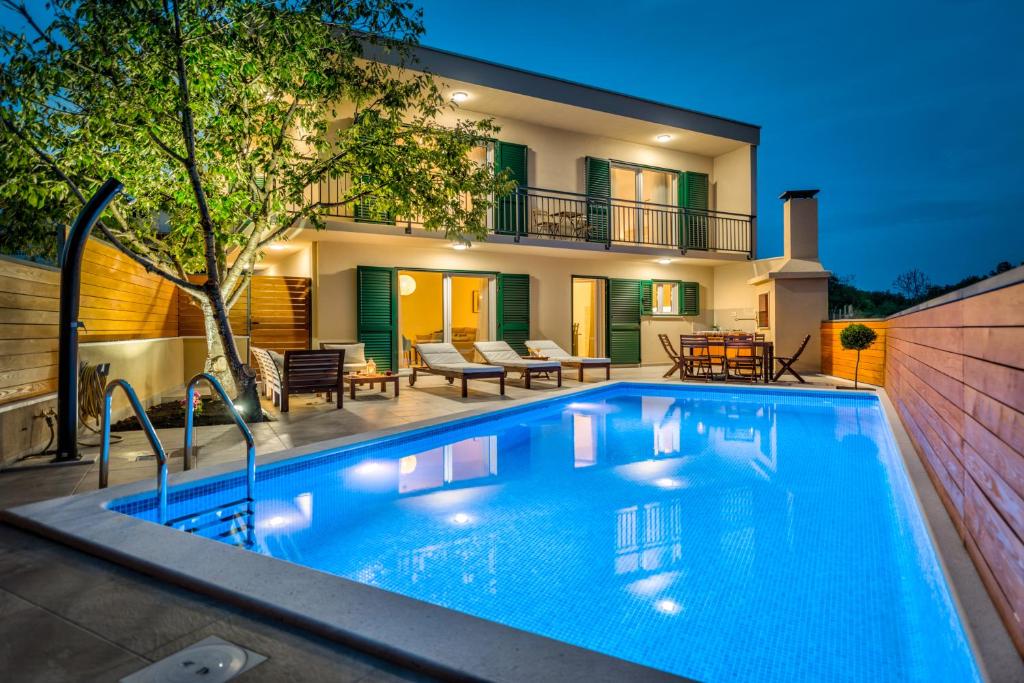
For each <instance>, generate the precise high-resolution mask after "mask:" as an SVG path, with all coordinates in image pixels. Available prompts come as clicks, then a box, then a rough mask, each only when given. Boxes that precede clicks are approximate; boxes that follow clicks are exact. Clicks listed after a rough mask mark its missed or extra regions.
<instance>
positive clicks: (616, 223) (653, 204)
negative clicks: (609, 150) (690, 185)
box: [611, 164, 678, 244]
mask: <svg viewBox="0 0 1024 683" xmlns="http://www.w3.org/2000/svg"><path fill="white" fill-rule="evenodd" d="M611 176H612V178H611V179H612V193H611V194H612V230H613V234H614V239H615V240H616V241H620V242H634V243H636V244H671V243H672V242H673V239H674V236H675V234H676V222H675V221H676V220H677V216H676V212H675V211H674V210H673V209H672V208H671V207H674V206H676V205H677V204H678V201H677V196H676V194H677V193H676V182H677V179H676V176H677V174H676V173H674V172H672V171H661V170H658V169H653V168H643V167H640V166H629V165H623V164H616V165H612V169H611Z"/></svg>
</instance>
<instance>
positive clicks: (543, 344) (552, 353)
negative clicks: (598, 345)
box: [526, 339, 611, 365]
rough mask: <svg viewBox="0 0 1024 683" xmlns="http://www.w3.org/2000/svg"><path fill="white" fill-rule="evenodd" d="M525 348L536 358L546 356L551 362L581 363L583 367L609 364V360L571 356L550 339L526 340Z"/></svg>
mask: <svg viewBox="0 0 1024 683" xmlns="http://www.w3.org/2000/svg"><path fill="white" fill-rule="evenodd" d="M526 348H528V349H530V352H531V353H535V354H537V355H538V356H547V357H548V358H550V359H551V360H558V361H565V362H567V363H581V364H583V365H604V364H606V363H610V362H611V359H609V358H586V357H584V356H571V355H569V354H568V353H567V352H566V350H565V349H563V348H562V347H561V346H559V345H558V344H556V343H555V342H553V341H551V340H550V339H528V340H527V341H526Z"/></svg>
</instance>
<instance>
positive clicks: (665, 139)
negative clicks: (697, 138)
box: [654, 133, 672, 142]
mask: <svg viewBox="0 0 1024 683" xmlns="http://www.w3.org/2000/svg"><path fill="white" fill-rule="evenodd" d="M654 139H655V140H657V141H658V142H668V141H669V140H671V139H672V136H671V135H669V134H668V133H662V134H661V135H658V136H656V137H655V138H654Z"/></svg>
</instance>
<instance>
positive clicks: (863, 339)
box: [839, 323, 878, 389]
mask: <svg viewBox="0 0 1024 683" xmlns="http://www.w3.org/2000/svg"><path fill="white" fill-rule="evenodd" d="M877 338H878V334H877V333H876V332H875V331H874V330H873V329H871V328H870V327H868V326H867V325H863V324H861V323H853V324H851V325H847V326H846V327H844V328H843V330H842V332H840V333H839V343H840V344H842V345H843V348H844V349H847V350H850V351H856V352H857V362H856V363H855V364H854V366H853V388H854V389H856V388H857V377H858V375H859V374H860V352H861V351H863V350H864V349H866V348H868V347H870V346H871V345H872V344H874V343H875V339H877Z"/></svg>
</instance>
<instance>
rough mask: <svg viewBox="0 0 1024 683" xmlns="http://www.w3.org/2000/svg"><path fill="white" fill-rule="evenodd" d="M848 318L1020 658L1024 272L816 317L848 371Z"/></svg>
mask: <svg viewBox="0 0 1024 683" xmlns="http://www.w3.org/2000/svg"><path fill="white" fill-rule="evenodd" d="M851 322H862V323H864V324H866V325H869V326H870V327H872V328H874V329H875V330H876V331H877V332H878V335H879V337H878V341H877V342H875V344H874V346H873V347H872V349H870V350H869V351H865V352H862V355H861V375H860V376H861V379H862V381H865V382H868V383H871V384H878V385H882V384H884V386H885V390H886V392H887V393H888V395H889V398H890V399H891V400H892V403H893V405H894V406H895V408H896V411H897V413H898V414H899V417H900V420H901V421H902V422H903V425H904V426H905V427H906V429H907V432H908V433H909V434H910V437H911V440H912V441H913V444H914V447H915V449H916V450H917V453H918V455H919V456H920V458H921V460H922V462H923V463H924V464H925V469H926V470H927V471H928V474H929V476H930V477H931V479H932V481H933V483H934V484H935V487H936V489H937V490H938V492H939V495H940V497H941V498H942V501H943V503H944V504H945V506H946V509H947V511H948V512H949V515H950V517H951V518H952V519H953V521H954V523H955V524H956V527H957V529H958V531H959V532H960V536H961V538H962V539H963V542H964V545H965V546H966V548H967V550H968V552H969V553H970V555H971V558H972V559H973V560H974V563H975V565H976V566H977V568H978V572H979V573H980V575H981V577H982V580H983V581H984V583H985V586H986V587H987V589H988V591H989V593H990V594H991V595H992V598H993V600H994V602H995V604H996V606H997V608H998V609H999V612H1000V615H1001V616H1002V618H1003V621H1004V622H1005V623H1006V625H1007V628H1008V629H1009V631H1010V633H1011V636H1012V637H1013V639H1014V642H1015V644H1016V645H1017V648H1018V649H1019V650H1020V651H1021V653H1022V654H1024V268H1017V269H1016V270H1012V271H1009V272H1007V273H1003V274H1002V275H998V276H996V277H993V278H990V279H988V280H985V281H983V282H980V283H978V284H976V285H972V286H971V287H967V288H965V289H962V290H959V291H957V292H953V293H951V294H948V295H946V296H943V297H940V298H938V299H934V300H932V301H929V302H926V303H924V304H921V305H920V306H916V307H914V308H912V309H908V310H906V311H903V312H901V313H899V314H897V315H894V316H891V317H889V318H888V319H887V320H860V321H852V320H836V321H826V322H823V323H822V325H821V335H822V368H823V370H824V372H826V373H828V374H831V375H834V376H837V377H844V378H850V379H852V377H853V374H852V371H853V365H852V362H851V359H852V358H853V355H854V352H852V351H845V350H843V349H842V348H841V346H840V344H839V340H838V335H839V331H840V330H841V329H842V328H843V327H845V326H846V325H848V324H849V323H851Z"/></svg>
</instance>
